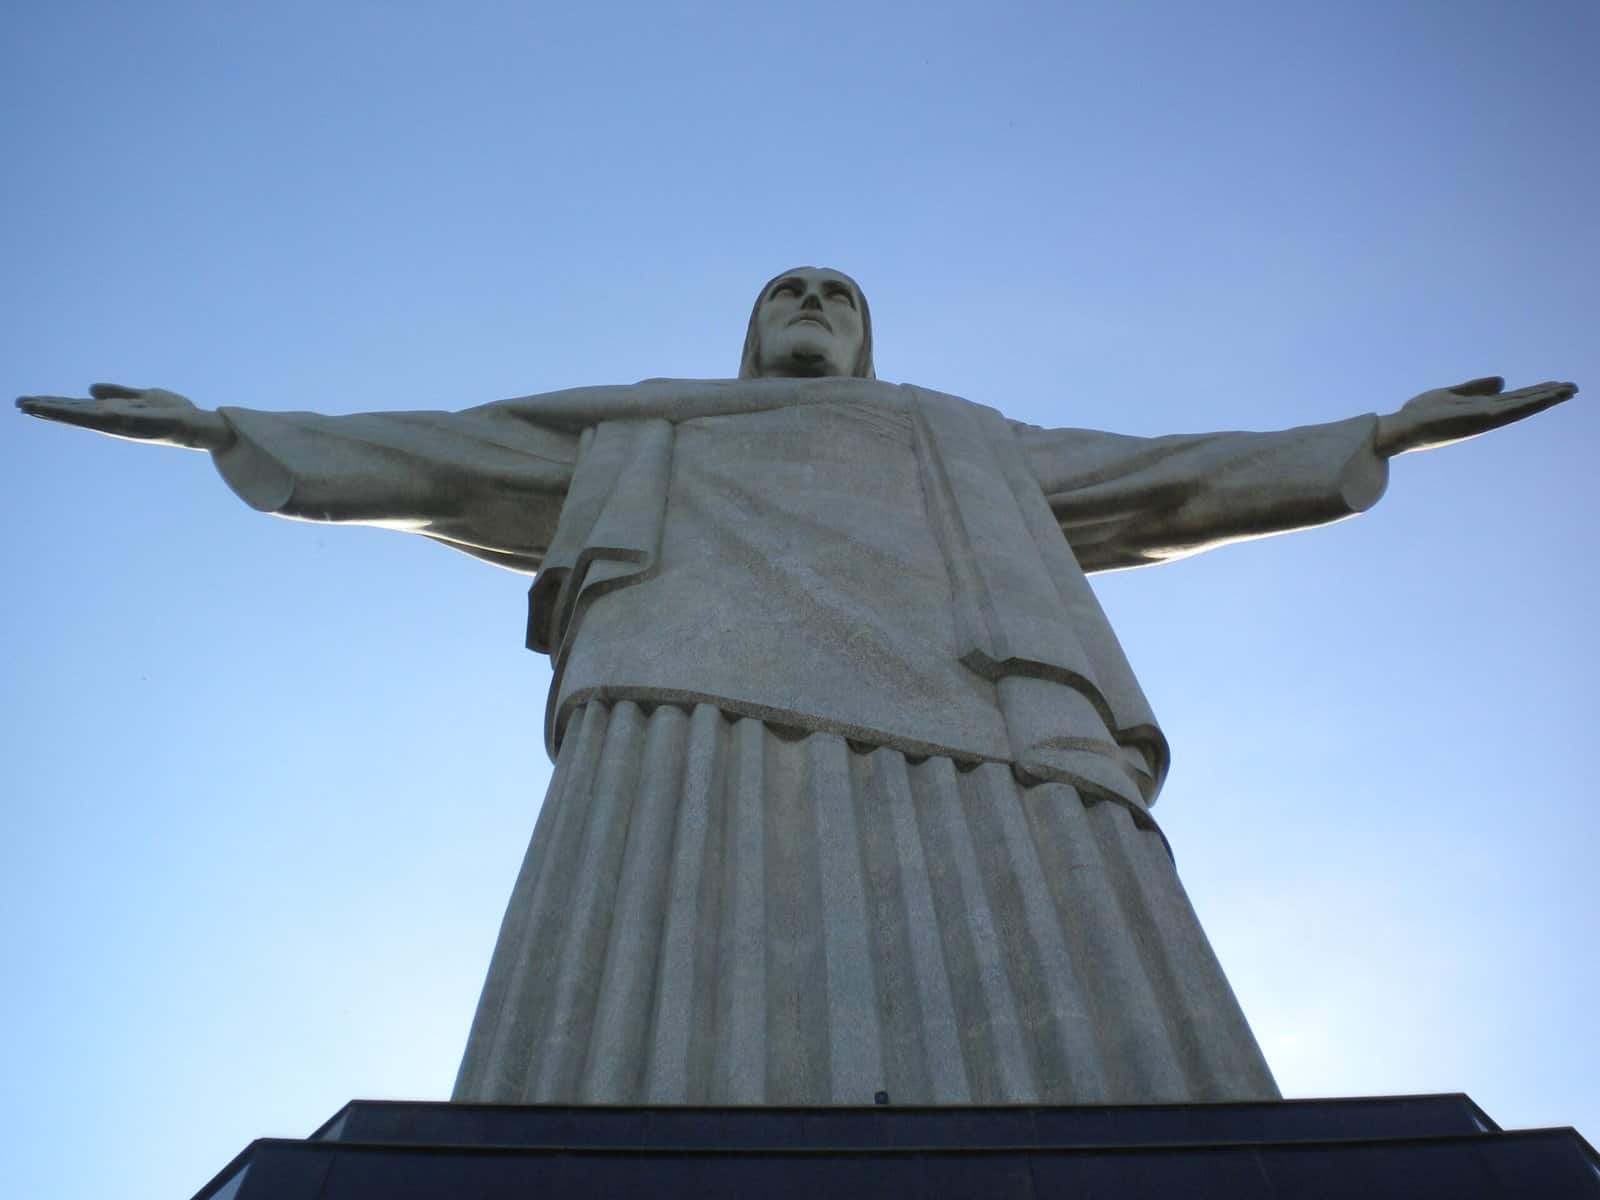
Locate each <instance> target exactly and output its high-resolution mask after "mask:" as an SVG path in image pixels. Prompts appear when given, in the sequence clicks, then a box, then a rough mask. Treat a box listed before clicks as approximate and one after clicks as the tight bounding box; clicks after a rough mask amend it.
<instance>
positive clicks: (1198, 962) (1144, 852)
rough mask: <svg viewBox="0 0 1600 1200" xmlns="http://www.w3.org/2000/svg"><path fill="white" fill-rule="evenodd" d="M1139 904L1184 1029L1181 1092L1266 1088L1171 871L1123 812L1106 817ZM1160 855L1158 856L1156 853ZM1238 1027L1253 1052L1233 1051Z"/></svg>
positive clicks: (1216, 1095) (1244, 1028)
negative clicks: (1184, 1088)
mask: <svg viewBox="0 0 1600 1200" xmlns="http://www.w3.org/2000/svg"><path fill="white" fill-rule="evenodd" d="M1108 824H1110V825H1111V826H1112V828H1113V830H1114V836H1115V838H1116V845H1117V848H1118V851H1119V852H1120V853H1121V855H1122V857H1123V861H1124V862H1125V863H1126V864H1127V867H1128V873H1129V876H1130V878H1131V880H1132V882H1133V885H1134V887H1135V889H1136V890H1137V895H1138V897H1139V901H1140V903H1141V904H1142V906H1143V908H1144V911H1145V913H1146V914H1147V918H1146V919H1147V920H1148V921H1149V925H1150V928H1151V930H1152V931H1153V935H1154V937H1153V941H1154V943H1155V944H1156V946H1157V947H1159V952H1160V955H1161V962H1162V970H1163V972H1164V973H1165V975H1166V976H1167V978H1169V979H1170V980H1171V985H1170V986H1171V988H1172V996H1171V1000H1170V1002H1169V1005H1168V1008H1169V1011H1171V1012H1172V1013H1173V1014H1174V1019H1175V1020H1176V1021H1178V1022H1180V1023H1181V1024H1182V1027H1183V1029H1184V1033H1185V1039H1184V1040H1185V1043H1186V1044H1185V1047H1184V1048H1185V1050H1186V1052H1187V1054H1186V1061H1185V1064H1184V1065H1185V1069H1186V1073H1187V1074H1188V1083H1189V1088H1188V1091H1189V1094H1191V1095H1194V1096H1197V1097H1198V1098H1200V1099H1203V1100H1215V1099H1220V1098H1222V1097H1224V1096H1229V1095H1233V1094H1236V1093H1237V1091H1238V1090H1239V1089H1241V1088H1246V1087H1257V1088H1259V1087H1262V1086H1267V1087H1272V1088H1273V1090H1274V1093H1275V1092H1276V1085H1275V1084H1274V1083H1273V1081H1272V1073H1271V1071H1270V1070H1268V1068H1267V1063H1266V1059H1265V1058H1263V1057H1262V1055H1261V1052H1260V1049H1259V1048H1258V1047H1257V1046H1256V1043H1255V1039H1254V1038H1253V1037H1249V1036H1248V1035H1249V1025H1248V1024H1247V1022H1246V1021H1245V1017H1244V1013H1243V1011H1242V1010H1241V1009H1240V1008H1239V1002H1238V1000H1237V999H1236V998H1235V997H1234V994H1233V988H1232V987H1230V986H1229V984H1228V980H1227V977H1226V976H1225V975H1224V974H1223V973H1222V967H1221V965H1220V964H1219V963H1218V962H1217V959H1216V955H1215V953H1213V951H1212V949H1211V944H1210V942H1208V941H1207V940H1206V937H1205V934H1204V933H1203V932H1202V931H1201V929H1200V922H1199V920H1198V918H1196V917H1195V915H1194V909H1193V907H1192V906H1191V905H1190V903H1189V897H1188V896H1187V895H1186V894H1185V893H1184V891H1183V886H1182V885H1181V884H1180V883H1179V882H1178V878H1177V875H1176V874H1174V873H1173V871H1172V870H1171V868H1170V867H1169V866H1168V865H1167V864H1165V863H1164V862H1161V861H1160V860H1159V859H1157V858H1155V857H1153V856H1152V855H1153V853H1154V850H1153V846H1152V842H1153V839H1151V838H1150V837H1148V836H1146V835H1145V834H1143V833H1141V832H1140V831H1139V830H1137V829H1136V828H1135V827H1134V825H1133V822H1132V821H1131V820H1130V819H1129V817H1128V815H1127V814H1118V819H1116V820H1114V821H1111V822H1108ZM1162 857H1163V858H1164V857H1165V856H1164V855H1163V856H1162ZM1241 1032H1243V1033H1244V1034H1245V1035H1246V1037H1245V1041H1246V1042H1247V1043H1248V1046H1249V1048H1250V1049H1252V1050H1254V1051H1255V1052H1254V1054H1248V1053H1241V1052H1240V1038H1239V1034H1240V1033H1241Z"/></svg>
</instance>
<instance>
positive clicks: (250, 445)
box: [213, 403, 578, 573]
mask: <svg viewBox="0 0 1600 1200" xmlns="http://www.w3.org/2000/svg"><path fill="white" fill-rule="evenodd" d="M219 411H220V412H221V414H222V416H223V417H224V419H225V420H226V421H227V422H228V424H229V425H230V426H231V427H232V428H233V431H234V433H235V435H236V439H235V441H234V443H233V445H232V446H230V447H229V448H228V449H226V450H223V451H220V452H218V453H216V454H215V455H213V458H214V461H215V462H216V466H217V470H218V472H219V473H220V474H221V475H222V478H223V479H224V480H225V481H226V482H227V484H228V486H229V487H231V488H232V489H233V490H234V492H235V493H237V494H238V496H239V497H240V498H241V499H243V500H244V501H245V503H247V504H249V505H250V506H251V507H252V508H255V509H258V510H260V511H261V512H268V513H273V514H275V515H277V516H281V517H288V518H291V519H294V520H301V521H331V522H337V523H343V524H354V525H375V526H379V527H382V528H385V529H398V530H403V531H405V532H409V533H419V534H421V535H422V536H424V537H428V538H432V539H433V540H435V541H438V542H441V543H443V544H445V545H448V546H451V547H453V548H454V549H457V550H461V551H464V552H465V553H467V554H471V555H473V556H474V557H476V558H480V559H483V560H484V561H486V562H490V563H493V564H495V565H496V566H502V567H507V568H509V569H511V570H514V571H520V572H524V573H532V572H534V571H536V570H538V569H539V566H540V564H541V562H542V561H543V559H544V555H545V551H546V550H547V549H548V547H549V545H550V542H551V540H552V539H553V538H554V536H555V529H556V521H557V518H558V517H559V515H560V512H561V505H562V502H563V499H564V498H565V496H566V492H567V487H568V485H569V484H570V483H571V480H572V472H573V464H574V462H575V461H576V459H577V448H578V435H577V433H576V431H573V430H561V429H556V428H552V427H550V426H548V425H543V424H540V423H538V422H536V421H534V420H531V419H530V417H529V413H528V412H527V411H526V409H525V408H519V406H518V405H517V404H515V403H509V404H508V403H499V404H488V405H484V406H482V407H480V408H474V409H468V410H466V411H464V412H457V413H449V412H392V413H355V414H352V415H349V416H321V415H319V414H316V413H301V412H285V413H274V412H259V411H255V410H252V409H243V408H223V409H221V410H219Z"/></svg>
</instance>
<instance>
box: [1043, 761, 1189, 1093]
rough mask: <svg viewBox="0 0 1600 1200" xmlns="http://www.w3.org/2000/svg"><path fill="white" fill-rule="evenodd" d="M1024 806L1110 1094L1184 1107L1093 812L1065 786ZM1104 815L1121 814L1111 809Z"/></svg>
mask: <svg viewBox="0 0 1600 1200" xmlns="http://www.w3.org/2000/svg"><path fill="white" fill-rule="evenodd" d="M1024 805H1025V812H1026V815H1027V818H1028V820H1029V822H1030V825H1031V828H1032V830H1033V837H1034V845H1035V847H1036V848H1037V851H1038V854H1039V859H1040V864H1041V868H1042V872H1043V877H1044V879H1045V881H1046V883H1047V884H1048V886H1049V887H1050V889H1051V891H1052V893H1053V894H1054V896H1055V901H1056V906H1057V909H1058V910H1059V911H1060V913H1061V914H1062V929H1063V931H1064V932H1065V934H1066V938H1067V943H1068V945H1069V947H1070V950H1069V953H1070V954H1071V956H1072V958H1073V960H1074V961H1075V962H1078V963H1081V964H1083V967H1084V970H1083V973H1082V978H1083V980H1084V982H1085V986H1086V989H1087V992H1088V995H1089V1000H1090V1008H1091V1012H1092V1015H1093V1019H1094V1027H1095V1030H1096V1037H1097V1040H1098V1042H1099V1044H1100V1057H1101V1061H1102V1062H1104V1063H1105V1064H1106V1070H1107V1074H1108V1076H1109V1086H1110V1088H1111V1094H1112V1095H1113V1096H1127V1095H1136V1096H1146V1097H1148V1098H1150V1099H1152V1100H1167V1099H1172V1100H1176V1099H1181V1098H1182V1097H1183V1096H1184V1081H1183V1071H1182V1069H1181V1067H1180V1066H1179V1062H1178V1058H1177V1054H1176V1049H1175V1047H1174V1045H1173V1041H1172V1035H1171V1033H1170V1031H1169V1030H1168V1028H1167V1024H1166V1022H1165V1021H1164V1020H1163V1018H1162V1015H1161V1014H1162V1005H1161V999H1160V997H1159V996H1158V995H1157V993H1156V991H1155V988H1154V987H1153V986H1152V984H1151V980H1150V976H1149V974H1148V973H1147V972H1146V970H1145V967H1144V962H1143V960H1142V958H1141V957H1140V954H1139V947H1138V933H1137V930H1136V928H1135V926H1134V925H1133V923H1132V922H1131V920H1130V918H1129V917H1128V916H1127V915H1126V914H1125V913H1124V912H1123V909H1122V905H1121V904H1120V903H1119V902H1118V900H1117V887H1116V883H1115V879H1114V876H1113V874H1112V872H1111V869H1110V868H1108V867H1107V865H1106V862H1105V858H1104V856H1103V855H1102V853H1101V851H1100V846H1099V843H1098V840H1097V838H1096V835H1095V832H1094V829H1093V827H1092V826H1091V824H1090V822H1089V814H1088V811H1087V810H1086V809H1085V808H1084V805H1083V802H1082V801H1081V800H1079V799H1078V795H1077V793H1076V792H1075V791H1073V790H1072V789H1071V788H1069V787H1066V786H1065V785H1062V784H1045V785H1042V786H1040V787H1036V788H1032V789H1030V791H1029V793H1028V795H1027V798H1026V800H1025V801H1024ZM1099 807H1100V808H1104V809H1108V810H1115V809H1116V806H1115V805H1113V804H1109V803H1102V804H1100V805H1099ZM1151 836H1152V837H1154V835H1151ZM1169 869H1170V867H1169Z"/></svg>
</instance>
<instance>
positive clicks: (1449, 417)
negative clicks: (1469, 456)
mask: <svg viewBox="0 0 1600 1200" xmlns="http://www.w3.org/2000/svg"><path fill="white" fill-rule="evenodd" d="M1505 385H1506V381H1505V380H1504V379H1501V378H1500V377H1499V376H1498V375H1491V376H1489V377H1488V378H1486V379H1472V380H1469V381H1467V382H1466V383H1458V384H1457V385H1456V386H1455V387H1448V388H1435V389H1433V390H1432V391H1430V392H1423V393H1422V394H1421V395H1420V396H1413V397H1412V398H1411V399H1410V400H1407V401H1406V402H1405V404H1404V406H1403V407H1401V409H1400V411H1399V412H1394V413H1387V414H1385V415H1384V416H1381V417H1379V418H1378V444H1377V450H1378V453H1379V454H1382V455H1384V456H1385V457H1387V456H1389V455H1393V454H1405V453H1406V452H1407V451H1410V450H1431V449H1433V448H1434V447H1435V446H1448V445H1449V444H1450V443H1451V442H1463V441H1466V439H1468V438H1473V437H1477V436H1478V435H1479V434H1480V433H1488V432H1489V430H1491V429H1498V428H1500V426H1502V425H1509V424H1511V422H1513V421H1520V420H1522V418H1523V417H1531V416H1532V415H1533V414H1534V413H1536V412H1543V411H1544V410H1545V409H1547V408H1550V407H1551V406H1552V405H1556V404H1560V403H1561V402H1562V401H1563V400H1570V399H1571V398H1572V397H1573V396H1575V395H1576V394H1577V392H1578V385H1577V384H1575V383H1537V384H1534V385H1533V386H1532V387H1525V388H1518V389H1517V390H1516V391H1514V392H1507V391H1503V390H1502V389H1503V388H1504V387H1505Z"/></svg>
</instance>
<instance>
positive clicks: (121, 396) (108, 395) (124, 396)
mask: <svg viewBox="0 0 1600 1200" xmlns="http://www.w3.org/2000/svg"><path fill="white" fill-rule="evenodd" d="M144 391H145V389H144V388H132V387H125V386H124V385H122V384H120V383H93V384H90V385H89V395H91V396H93V397H94V398H95V399H96V400H137V399H138V398H139V397H140V396H142V395H144Z"/></svg>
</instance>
